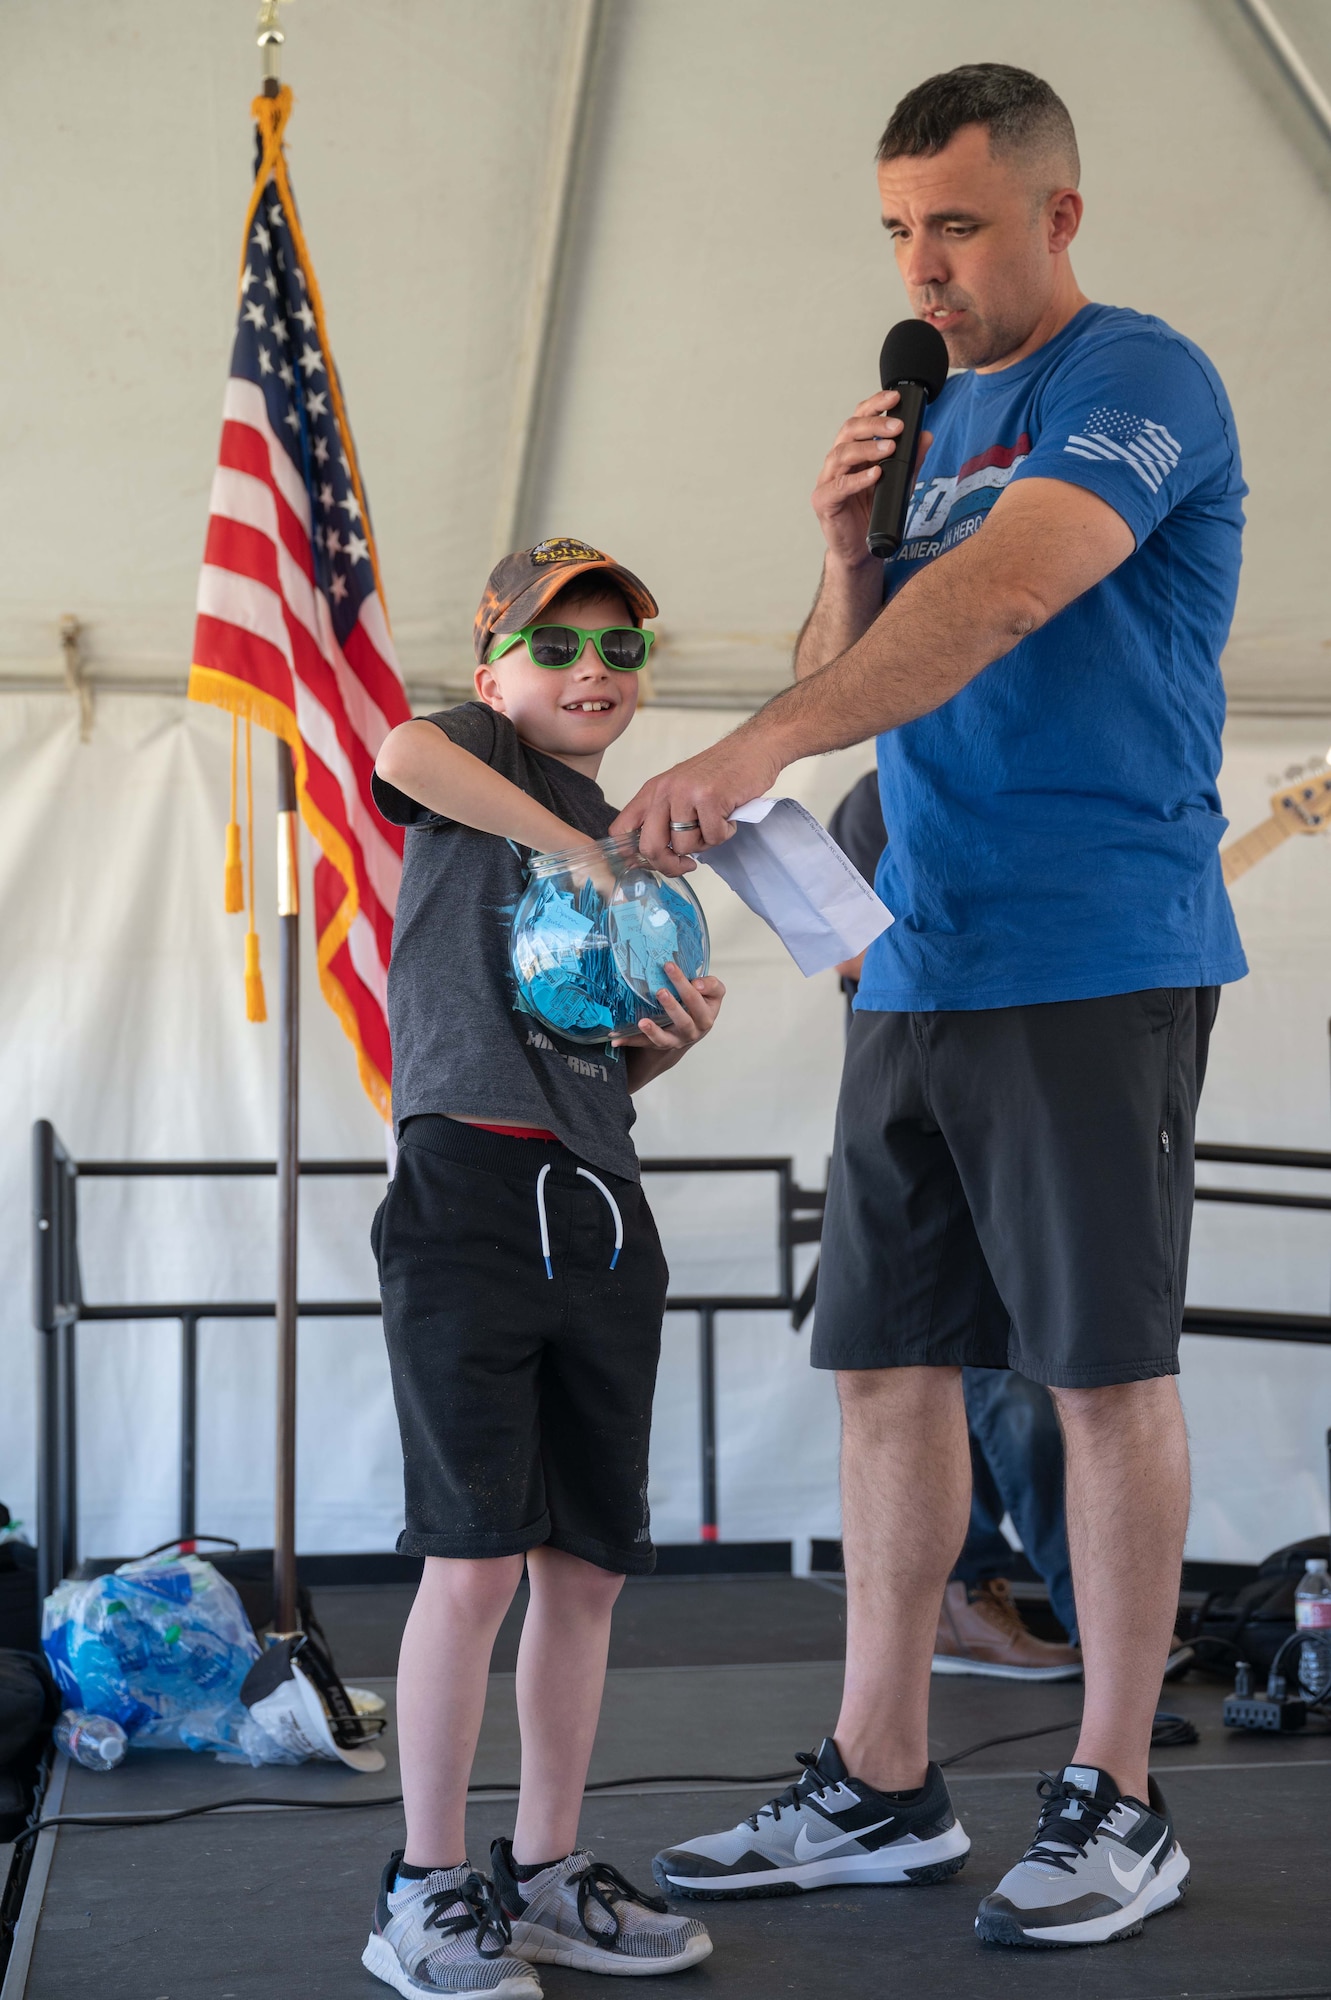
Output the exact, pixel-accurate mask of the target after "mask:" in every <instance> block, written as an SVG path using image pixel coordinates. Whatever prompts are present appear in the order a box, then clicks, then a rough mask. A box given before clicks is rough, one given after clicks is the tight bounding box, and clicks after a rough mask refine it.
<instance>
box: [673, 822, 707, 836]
mask: <svg viewBox="0 0 1331 2000" xmlns="http://www.w3.org/2000/svg"><path fill="white" fill-rule="evenodd" d="M670 831H671V832H672V833H701V831H702V826H701V823H700V822H699V821H698V820H696V819H672V820H671V822H670Z"/></svg>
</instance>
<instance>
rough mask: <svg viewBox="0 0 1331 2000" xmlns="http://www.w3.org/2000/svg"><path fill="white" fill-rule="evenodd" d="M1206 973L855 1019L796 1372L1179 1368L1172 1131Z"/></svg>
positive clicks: (1186, 1144) (1194, 1049)
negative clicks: (1148, 984) (1200, 981)
mask: <svg viewBox="0 0 1331 2000" xmlns="http://www.w3.org/2000/svg"><path fill="white" fill-rule="evenodd" d="M1218 1000H1219V988H1218V987H1214V986H1206V987H1179V988H1158V989H1155V990H1152V991H1150V992H1144V993H1121V994H1116V995H1114V996H1112V997H1111V998H1109V999H1104V1000H1064V1001H1056V1002H1052V1003H1049V1004H1046V1005H1042V1006H1032V1007H994V1008H985V1009H983V1010H981V1011H976V1012H973V1013H927V1014H875V1013H857V1014H856V1015H855V1016H854V1019H853V1021H852V1023H851V1030H850V1038H849V1041H848V1043H847V1047H846V1066H845V1071H844V1074H843V1077H842V1083H841V1100H840V1103H839V1105H838V1108H837V1129H836V1143H835V1148H834V1151H833V1156H832V1168H831V1175H830V1178H829V1181H828V1190H827V1213H826V1218H825V1221H824V1225H823V1249H822V1266H821V1269H820V1271H819V1277H818V1305H817V1316H816V1318H815V1322H814V1331H813V1352H812V1357H811V1358H812V1361H813V1365H814V1367H815V1368H905V1367H913V1366H917V1365H919V1364H922V1363H923V1364H934V1365H939V1364H945V1365H955V1366H958V1367H962V1366H965V1367H974V1368H1015V1369H1018V1370H1019V1371H1020V1372H1021V1373H1022V1374H1023V1375H1028V1376H1030V1377H1031V1378H1032V1379H1033V1380H1034V1381H1036V1382H1047V1383H1050V1384H1052V1385H1053V1386H1055V1387H1061V1388H1096V1387H1099V1386H1100V1385H1101V1384H1104V1383H1109V1382H1137V1381H1141V1380H1144V1379H1145V1378H1146V1377H1148V1376H1152V1375H1176V1374H1177V1373H1178V1343H1179V1333H1180V1330H1181V1326H1182V1319H1183V1292H1184V1284H1185V1281H1186V1277H1187V1265H1188V1234H1189V1229H1190V1225H1191V1222H1192V1174H1193V1128H1194V1123H1195V1119H1196V1113H1197V1099H1198V1096H1199V1094H1200V1092H1201V1087H1202V1078H1203V1075H1204V1074H1205V1070H1206V1051H1207V1043H1208V1041H1209V1038H1210V1033H1211V1026H1212V1023H1213V1022H1214V1020H1215V1013H1216V1006H1217V1003H1218Z"/></svg>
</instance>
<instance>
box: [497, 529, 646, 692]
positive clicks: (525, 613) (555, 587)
mask: <svg viewBox="0 0 1331 2000" xmlns="http://www.w3.org/2000/svg"><path fill="white" fill-rule="evenodd" d="M589 570H596V571H604V572H605V580H606V584H607V585H608V586H609V587H610V588H611V589H614V590H618V591H622V593H623V595H624V599H625V602H626V603H627V604H628V607H629V610H630V612H631V613H632V616H633V620H634V623H635V624H637V625H641V623H642V621H643V619H644V618H655V616H656V614H657V608H658V607H657V602H656V599H655V598H654V597H653V596H652V593H651V591H650V590H648V588H647V586H646V584H645V583H643V582H642V580H641V579H640V578H639V577H636V576H635V575H634V574H633V571H632V570H631V569H625V567H624V565H623V563H617V562H616V561H615V559H614V557H613V556H607V555H603V554H602V552H601V550H600V549H594V548H593V547H592V546H591V544H590V543H589V542H580V541H579V540H578V539H577V537H576V536H575V535H551V537H550V539H549V540H548V541H544V542H538V543H537V544H536V547H535V548H534V549H517V550H515V552H514V553H513V554H512V555H511V556H505V557H504V559H503V561H502V562H497V563H496V564H495V566H494V568H493V569H492V570H491V571H490V577H489V581H488V582H487V584H486V586H485V589H484V591H483V592H482V594H481V601H480V605H479V607H478V608H477V612H476V623H475V625H474V626H473V627H472V643H473V645H474V646H475V649H476V658H477V659H478V660H479V661H480V663H481V665H482V666H484V665H485V662H486V659H487V657H488V655H489V652H490V648H491V646H492V645H493V643H494V641H495V640H496V639H507V638H508V637H509V636H510V635H511V634H512V633H514V632H520V631H521V630H522V628H523V626H524V625H530V624H531V622H532V620H533V619H534V618H539V617H540V615H541V613H542V611H544V609H545V607H546V605H547V604H549V603H550V601H551V599H552V598H555V597H558V595H559V593H560V591H561V590H563V589H564V588H565V587H566V586H567V585H568V584H570V583H572V581H573V579H574V577H575V576H586V574H587V573H588V571H589Z"/></svg>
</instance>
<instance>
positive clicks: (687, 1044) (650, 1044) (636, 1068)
mask: <svg viewBox="0 0 1331 2000" xmlns="http://www.w3.org/2000/svg"><path fill="white" fill-rule="evenodd" d="M666 971H667V973H668V974H669V975H670V984H671V986H673V987H674V989H675V991H674V992H673V993H672V992H670V991H669V989H668V988H667V987H664V986H663V987H661V988H660V990H659V992H658V993H657V996H656V998H657V1002H658V1004H659V1005H660V1008H661V1011H662V1012H663V1013H664V1014H665V1015H666V1017H667V1019H668V1020H669V1022H670V1025H669V1027H665V1026H663V1025H662V1024H661V1023H660V1022H659V1021H651V1020H648V1019H647V1018H646V1017H644V1018H643V1019H642V1020H641V1021H639V1023H638V1032H637V1034H636V1035H616V1036H615V1038H614V1045H615V1047H616V1048H617V1049H623V1050H625V1051H626V1055H627V1060H628V1065H629V1069H628V1080H629V1089H630V1090H641V1089H642V1086H643V1085H644V1083H650V1082H651V1080H652V1078H653V1077H656V1076H660V1075H661V1073H662V1071H663V1070H667V1069H673V1068H674V1066H675V1064H676V1063H677V1062H678V1061H679V1060H680V1058H681V1057H682V1056H685V1055H687V1054H688V1051H689V1050H690V1049H692V1048H696V1047H697V1045H698V1043H699V1042H700V1041H701V1040H702V1038H703V1036H704V1035H708V1034H710V1033H711V1031H712V1029H713V1028H714V1027H715V1025H716V1017H717V1015H718V1014H719V1013H720V1012H721V1002H722V1001H723V1000H724V999H725V997H726V989H725V987H724V986H723V985H722V984H721V981H720V980H719V979H714V978H712V977H711V976H710V975H709V976H708V977H706V978H704V979H686V978H685V977H684V974H683V972H682V971H681V970H680V968H679V966H677V965H676V964H675V963H674V961H673V960H670V961H668V962H667V965H666Z"/></svg>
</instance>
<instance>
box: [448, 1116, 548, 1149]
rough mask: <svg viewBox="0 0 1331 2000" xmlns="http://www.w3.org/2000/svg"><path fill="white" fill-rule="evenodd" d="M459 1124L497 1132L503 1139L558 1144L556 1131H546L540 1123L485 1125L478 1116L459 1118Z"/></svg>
mask: <svg viewBox="0 0 1331 2000" xmlns="http://www.w3.org/2000/svg"><path fill="white" fill-rule="evenodd" d="M458 1123H459V1124H460V1125H470V1126H471V1128H472V1130H473V1131H474V1132H498V1133H500V1134H501V1135H502V1136H503V1137H504V1138H505V1139H547V1140H549V1141H550V1143H551V1144H552V1145H555V1146H557V1145H558V1144H559V1135H558V1133H557V1132H547V1131H545V1129H544V1128H543V1127H542V1126H540V1125H486V1124H484V1123H483V1122H482V1121H481V1120H480V1119H479V1118H460V1119H459V1120H458Z"/></svg>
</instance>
